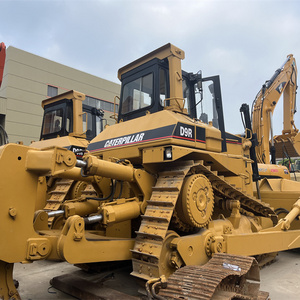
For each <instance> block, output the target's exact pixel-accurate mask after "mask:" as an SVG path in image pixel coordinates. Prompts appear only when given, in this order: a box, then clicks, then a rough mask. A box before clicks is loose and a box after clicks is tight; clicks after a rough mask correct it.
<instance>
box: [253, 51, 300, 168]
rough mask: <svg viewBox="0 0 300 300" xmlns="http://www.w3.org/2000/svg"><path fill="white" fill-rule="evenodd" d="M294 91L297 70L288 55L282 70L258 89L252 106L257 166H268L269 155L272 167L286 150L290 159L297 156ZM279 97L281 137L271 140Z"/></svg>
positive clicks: (292, 58) (298, 152)
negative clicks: (281, 99) (281, 110)
mask: <svg viewBox="0 0 300 300" xmlns="http://www.w3.org/2000/svg"><path fill="white" fill-rule="evenodd" d="M296 90H297V66H296V61H295V58H294V57H293V55H292V54H290V55H288V56H287V59H286V61H285V62H284V64H283V65H282V67H281V68H279V69H277V70H276V71H275V73H274V75H273V76H272V77H271V79H270V80H268V81H267V82H266V83H265V84H264V85H263V86H262V88H261V90H260V91H259V93H258V94H257V96H256V98H255V100H254V103H253V111H252V122H253V123H252V126H253V132H254V133H256V134H257V138H258V142H259V145H258V147H257V149H256V152H257V158H258V162H259V163H267V164H268V163H270V153H271V156H272V163H275V158H279V157H282V154H283V152H284V151H285V152H287V150H286V149H287V148H289V150H290V151H289V153H290V154H289V155H290V156H298V155H299V154H300V143H299V140H300V136H299V137H298V129H297V128H296V126H295V123H294V114H295V113H296ZM282 95H283V109H284V111H283V130H282V134H281V135H279V136H274V135H273V126H272V116H273V112H274V110H275V107H276V105H277V103H278V101H279V99H280V97H281V96H282ZM270 144H271V146H270ZM298 144H299V145H298ZM284 147H285V148H286V149H284Z"/></svg>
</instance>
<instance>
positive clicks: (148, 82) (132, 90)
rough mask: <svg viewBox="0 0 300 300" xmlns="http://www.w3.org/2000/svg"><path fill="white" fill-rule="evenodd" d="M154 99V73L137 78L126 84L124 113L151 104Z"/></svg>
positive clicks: (123, 103)
mask: <svg viewBox="0 0 300 300" xmlns="http://www.w3.org/2000/svg"><path fill="white" fill-rule="evenodd" d="M152 101H153V74H152V73H151V74H148V75H146V76H143V77H140V78H137V79H136V80H133V81H131V82H129V83H127V84H125V85H124V88H123V100H122V111H121V112H122V114H126V113H128V112H131V111H134V110H138V109H141V108H145V107H147V106H150V105H151V104H152Z"/></svg>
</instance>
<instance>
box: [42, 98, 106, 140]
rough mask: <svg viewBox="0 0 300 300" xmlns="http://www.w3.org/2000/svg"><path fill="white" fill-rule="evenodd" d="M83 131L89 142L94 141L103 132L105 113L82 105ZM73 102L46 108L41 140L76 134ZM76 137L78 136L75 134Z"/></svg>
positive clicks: (60, 103) (56, 103) (63, 101)
mask: <svg viewBox="0 0 300 300" xmlns="http://www.w3.org/2000/svg"><path fill="white" fill-rule="evenodd" d="M82 112H83V114H82V122H83V124H82V129H83V133H85V135H86V139H87V140H89V141H90V140H92V139H93V138H94V137H95V136H97V135H98V134H99V133H100V132H101V131H102V130H103V125H102V117H103V113H102V112H101V111H99V110H97V109H96V108H94V107H91V106H88V105H85V104H82ZM73 126H74V115H73V101H72V100H70V99H63V100H60V101H59V102H54V103H50V104H48V105H45V106H44V117H43V124H42V130H41V137H40V139H41V140H47V139H53V138H56V137H58V136H68V135H70V134H72V133H74V130H73ZM75 135H76V134H75Z"/></svg>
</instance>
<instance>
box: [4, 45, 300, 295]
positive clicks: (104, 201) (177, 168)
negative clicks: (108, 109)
mask: <svg viewBox="0 0 300 300" xmlns="http://www.w3.org/2000/svg"><path fill="white" fill-rule="evenodd" d="M154 57H157V58H159V59H160V60H163V59H166V60H167V64H168V67H169V72H170V76H169V78H170V81H169V83H170V94H169V95H170V100H172V101H170V102H169V104H170V105H169V106H167V107H166V108H165V109H163V110H160V111H158V112H155V113H149V112H145V114H144V115H143V116H140V117H138V118H136V119H132V120H128V121H125V122H119V123H118V124H116V125H113V126H108V127H107V128H106V129H105V130H104V131H102V132H101V133H100V134H99V135H98V136H97V137H96V138H95V139H94V140H93V141H92V142H91V143H90V145H89V148H88V153H87V154H85V156H84V157H83V161H78V162H77V166H76V167H75V156H74V154H73V153H72V152H71V151H67V150H65V149H61V148H50V149H49V148H47V149H44V150H38V149H35V148H29V147H25V146H21V145H6V146H2V147H1V148H0V167H1V174H0V177H1V180H0V194H1V201H0V220H1V221H0V230H1V232H2V241H3V244H2V245H3V246H2V247H1V248H0V296H1V297H2V298H4V299H9V298H10V297H11V295H14V296H15V298H16V299H18V297H19V296H18V294H17V291H16V290H15V288H14V286H13V282H12V264H13V263H16V262H32V261H35V260H39V259H50V260H65V261H68V262H69V263H90V262H99V263H101V262H108V261H120V260H132V263H133V272H132V274H133V275H134V276H136V277H139V278H142V279H147V280H148V279H151V278H156V277H160V276H161V275H165V276H166V277H168V276H169V275H170V274H172V273H173V272H174V271H175V270H176V269H178V268H180V267H182V266H184V265H192V264H204V263H206V262H207V261H208V260H209V259H210V258H211V257H212V255H213V254H214V253H222V252H226V253H229V254H241V255H260V254H265V253H271V252H275V251H281V250H286V249H292V248H297V247H300V242H299V241H300V239H299V236H300V229H299V228H300V226H299V221H298V220H297V215H298V214H299V203H298V202H299V201H298V202H297V200H298V197H299V191H300V187H299V184H298V183H297V182H292V181H291V180H289V179H282V178H278V179H266V178H265V179H264V180H263V181H262V182H261V183H260V191H261V199H258V198H257V197H256V194H255V188H253V181H252V168H251V163H252V161H251V159H250V158H249V147H247V143H248V141H247V140H246V139H243V138H241V137H237V136H234V135H230V136H229V137H228V139H227V150H224V149H223V148H224V147H223V148H222V141H223V138H222V135H221V131H220V130H219V129H218V128H216V127H214V126H212V124H211V123H209V124H206V123H204V122H202V121H200V120H198V119H195V118H191V117H190V116H189V115H188V114H187V111H186V110H185V109H183V107H184V98H183V92H182V74H181V66H180V61H181V59H183V58H184V52H183V51H182V50H180V49H178V48H177V47H174V46H172V45H166V46H164V47H162V48H160V49H158V50H156V51H154V52H153V53H151V54H149V55H148V56H145V57H143V58H142V59H140V60H138V61H136V62H134V63H133V64H130V65H128V66H126V67H124V68H122V69H120V71H119V76H122V74H125V73H126V72H131V71H132V70H134V69H135V68H138V67H139V66H140V65H143V64H145V63H147V61H148V60H151V59H152V58H154ZM167 100H168V99H167ZM192 133H194V134H192ZM44 176H56V177H58V178H62V179H64V180H65V179H70V180H72V181H79V182H87V183H89V187H88V188H87V190H85V191H84V193H82V194H81V195H80V196H79V197H74V198H72V199H70V198H69V199H68V200H66V201H64V202H63V203H61V202H58V206H59V209H58V210H57V211H55V214H56V213H57V215H54V214H53V215H52V213H53V212H52V211H48V210H47V209H41V207H43V205H44V204H45V196H43V193H45V188H44V187H45V185H44V184H45V180H43V177H44ZM15 182H18V184H17V185H16V184H15ZM39 185H41V186H42V187H39ZM91 187H92V188H91ZM62 189H63V188H62ZM56 192H57V190H56ZM61 193H65V192H64V191H63V190H62V191H61ZM53 202H54V205H56V204H57V203H56V202H55V199H53ZM55 203H56V204H55ZM294 203H295V204H294ZM270 204H271V206H274V207H275V208H285V209H286V211H287V213H288V214H287V215H285V216H284V217H285V218H284V219H283V220H282V221H280V223H278V219H277V216H276V215H275V212H274V210H273V209H272V208H271V207H270ZM289 212H290V213H289ZM50 218H54V222H53V226H52V227H49V226H48V221H49V219H50ZM277 224H280V226H279V225H277Z"/></svg>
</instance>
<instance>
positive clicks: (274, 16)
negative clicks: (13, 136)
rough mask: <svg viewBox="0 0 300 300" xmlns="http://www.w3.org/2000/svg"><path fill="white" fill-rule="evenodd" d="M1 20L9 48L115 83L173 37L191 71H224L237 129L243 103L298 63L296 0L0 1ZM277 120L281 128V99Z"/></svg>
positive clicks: (228, 108)
mask: <svg viewBox="0 0 300 300" xmlns="http://www.w3.org/2000/svg"><path fill="white" fill-rule="evenodd" d="M0 20H1V29H0V42H4V43H5V44H6V46H7V47H8V46H14V47H17V48H19V49H22V50H25V51H28V52H31V53H34V54H36V55H39V56H42V57H45V58H48V59H50V60H53V61H56V62H59V63H62V64H64V65H67V66H70V67H73V68H75V69H79V70H81V71H84V72H87V73H90V74H93V75H96V76H99V77H101V78H105V79H107V80H111V81H114V82H117V83H119V81H118V78H117V71H118V69H119V68H120V67H122V66H124V65H126V64H128V63H129V62H131V61H133V60H135V59H137V58H139V57H141V56H143V55H145V54H147V53H148V52H150V51H152V50H154V49H156V48H159V47H160V46H162V45H165V44H167V43H172V44H174V45H175V46H177V47H179V48H181V49H182V50H184V51H185V60H184V61H183V62H182V68H183V69H184V70H185V71H187V72H194V73H196V72H197V71H199V70H202V74H203V76H204V77H207V76H213V75H220V79H221V89H222V98H223V109H224V117H225V128H226V131H228V132H231V133H242V132H243V126H242V122H241V118H240V113H239V109H240V106H241V104H242V103H248V104H249V105H250V106H251V104H252V102H253V100H254V98H255V96H256V94H257V92H258V91H259V90H260V88H261V86H262V84H263V83H265V81H266V80H268V79H270V78H271V76H272V75H273V73H274V72H275V70H276V69H278V68H279V67H281V65H282V64H283V62H284V61H285V59H286V57H287V55H288V54H293V55H294V57H295V58H296V61H297V59H299V61H300V38H299V37H300V1H298V0H294V1H292V0H160V1H159V0H151V1H150V0H0ZM112 100H113V99H112ZM298 109H299V112H298V114H296V115H295V123H296V126H297V127H300V106H299V107H298ZM274 120H275V126H274V133H275V134H280V133H281V130H282V100H281V101H280V102H279V103H278V105H277V107H276V110H275V113H274Z"/></svg>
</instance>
